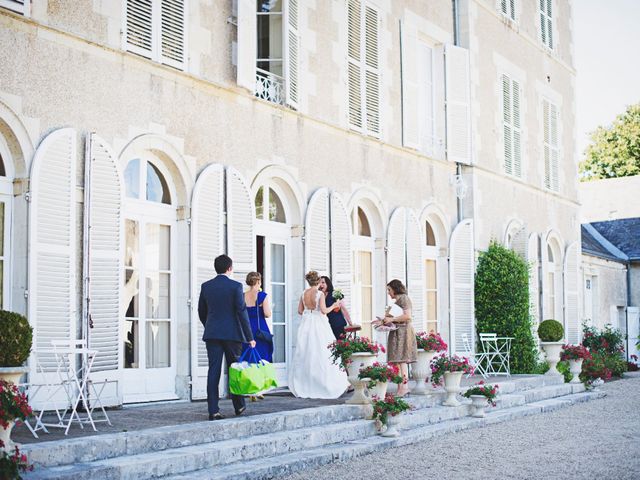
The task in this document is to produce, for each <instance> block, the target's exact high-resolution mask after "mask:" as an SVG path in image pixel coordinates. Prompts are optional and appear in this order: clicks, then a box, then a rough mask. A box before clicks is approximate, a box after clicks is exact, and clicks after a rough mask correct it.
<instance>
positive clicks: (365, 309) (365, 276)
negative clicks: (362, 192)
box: [351, 205, 375, 338]
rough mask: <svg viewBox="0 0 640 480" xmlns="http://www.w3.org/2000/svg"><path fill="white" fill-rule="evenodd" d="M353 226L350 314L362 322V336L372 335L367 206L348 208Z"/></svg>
mask: <svg viewBox="0 0 640 480" xmlns="http://www.w3.org/2000/svg"><path fill="white" fill-rule="evenodd" d="M351 225H352V228H353V231H352V237H351V248H352V250H353V297H354V298H353V303H352V309H353V316H354V318H356V319H359V320H360V322H361V325H362V335H363V336H365V337H369V338H372V337H373V331H372V329H371V321H372V320H373V318H374V315H375V314H374V308H375V307H374V305H375V302H374V299H375V297H374V293H375V290H374V284H375V276H374V272H375V255H374V253H375V240H374V237H373V231H372V229H371V222H370V220H369V215H368V214H367V212H366V207H364V208H363V206H360V205H358V206H355V207H354V208H353V210H352V211H351Z"/></svg>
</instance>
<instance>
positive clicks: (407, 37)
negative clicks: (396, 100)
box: [400, 22, 420, 150]
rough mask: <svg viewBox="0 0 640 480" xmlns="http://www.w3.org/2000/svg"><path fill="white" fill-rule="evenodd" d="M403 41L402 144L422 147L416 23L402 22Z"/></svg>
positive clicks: (410, 146) (417, 147) (401, 33)
mask: <svg viewBox="0 0 640 480" xmlns="http://www.w3.org/2000/svg"><path fill="white" fill-rule="evenodd" d="M400 35H401V39H400V41H401V43H402V51H401V54H402V57H401V76H402V144H403V145H404V146H405V147H409V148H415V149H416V150H418V149H419V148H420V138H419V135H420V92H419V84H418V58H417V53H418V32H417V30H416V27H415V26H414V25H411V24H410V23H407V22H401V24H400Z"/></svg>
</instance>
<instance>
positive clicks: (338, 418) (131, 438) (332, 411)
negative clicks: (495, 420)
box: [23, 375, 562, 467]
mask: <svg viewBox="0 0 640 480" xmlns="http://www.w3.org/2000/svg"><path fill="white" fill-rule="evenodd" d="M558 382H560V383H562V377H557V376H556V377H551V376H535V377H532V376H519V375H514V376H512V377H509V378H505V379H500V380H499V381H498V382H493V383H498V384H499V385H500V392H501V393H502V394H505V393H510V392H516V391H525V390H530V389H535V388H539V387H542V386H545V385H555V384H558ZM474 383H476V382H474ZM445 396H446V394H445V392H444V391H443V390H441V389H439V390H435V391H434V392H433V395H432V396H431V397H423V396H412V397H411V399H412V400H411V402H412V403H413V404H414V405H415V406H416V408H426V407H433V406H435V405H437V404H440V403H442V400H443V399H444V397H445ZM364 416H365V409H364V408H363V407H361V406H356V405H338V406H332V407H320V408H310V409H302V410H293V411H287V412H278V413H272V414H265V415H260V416H253V417H246V418H240V419H229V420H222V421H217V422H199V423H190V424H184V425H177V426H168V427H158V428H151V429H146V430H139V431H132V432H122V433H114V434H105V435H93V436H89V437H85V438H76V439H68V440H59V441H53V442H44V443H36V444H29V445H24V447H23V449H24V452H25V453H26V454H27V455H28V457H29V459H30V461H32V462H33V463H34V464H35V465H36V466H39V467H49V466H58V465H69V464H75V463H87V462H92V461H96V460H105V459H109V458H115V457H119V456H123V455H137V454H141V453H146V452H154V451H160V450H168V449H172V448H180V447H185V446H190V445H200V444H204V443H209V442H218V441H223V440H229V439H233V438H245V437H249V436H254V435H261V434H263V433H270V432H279V431H289V430H294V429H298V428H306V427H312V426H314V425H328V424H331V423H341V422H347V421H351V420H355V419H362V418H364ZM229 422H232V423H233V428H228V426H229Z"/></svg>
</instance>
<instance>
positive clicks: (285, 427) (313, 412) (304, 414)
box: [22, 405, 365, 467]
mask: <svg viewBox="0 0 640 480" xmlns="http://www.w3.org/2000/svg"><path fill="white" fill-rule="evenodd" d="M364 415H365V410H364V408H363V407H362V406H360V405H337V406H335V407H320V408H306V409H300V410H292V411H287V412H277V413H269V414H264V415H255V416H251V417H241V418H231V419H226V420H218V421H215V422H198V423H188V424H184V425H172V426H166V427H157V428H149V429H146V430H139V431H132V432H122V433H113V434H105V435H93V436H90V437H86V438H73V439H68V440H67V439H65V440H56V441H53V442H43V443H33V444H29V445H24V446H23V447H22V450H23V451H24V453H26V454H27V456H28V457H29V461H31V462H33V463H34V464H35V465H36V466H40V467H48V466H58V465H68V464H75V463H87V462H93V461H96V460H105V459H108V458H115V457H119V456H123V455H137V454H140V453H146V452H155V451H160V450H168V449H172V448H180V447H186V446H190V445H200V444H205V443H210V442H220V441H224V440H230V439H234V438H245V437H250V436H255V435H261V434H264V433H273V432H280V431H289V430H296V429H299V428H306V427H313V426H315V425H329V424H333V423H344V422H348V421H351V420H355V419H362V418H364ZM231 425H232V426H233V428H230V426H231Z"/></svg>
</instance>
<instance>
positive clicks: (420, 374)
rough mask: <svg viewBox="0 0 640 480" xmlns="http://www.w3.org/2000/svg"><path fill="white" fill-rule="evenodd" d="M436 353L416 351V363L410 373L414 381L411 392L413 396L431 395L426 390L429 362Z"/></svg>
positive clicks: (429, 374)
mask: <svg viewBox="0 0 640 480" xmlns="http://www.w3.org/2000/svg"><path fill="white" fill-rule="evenodd" d="M436 353H437V352H434V351H431V350H428V351H427V350H423V349H421V348H419V349H418V361H417V362H416V363H414V364H413V366H412V368H411V373H412V374H413V379H414V380H415V381H416V386H415V387H414V388H413V390H412V391H411V393H412V394H414V395H431V392H432V390H431V389H427V384H426V382H427V379H428V378H429V377H430V376H431V360H433V357H435V355H436Z"/></svg>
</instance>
